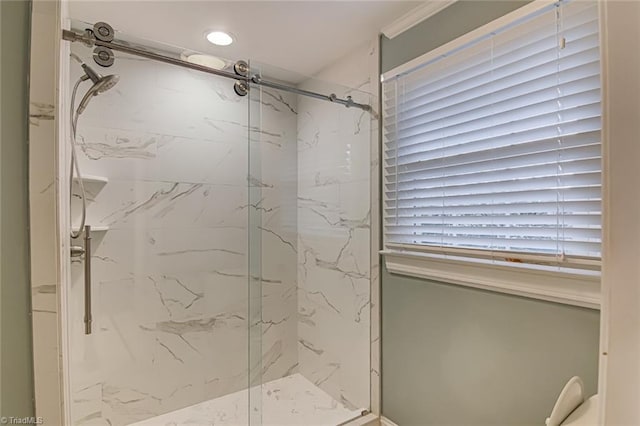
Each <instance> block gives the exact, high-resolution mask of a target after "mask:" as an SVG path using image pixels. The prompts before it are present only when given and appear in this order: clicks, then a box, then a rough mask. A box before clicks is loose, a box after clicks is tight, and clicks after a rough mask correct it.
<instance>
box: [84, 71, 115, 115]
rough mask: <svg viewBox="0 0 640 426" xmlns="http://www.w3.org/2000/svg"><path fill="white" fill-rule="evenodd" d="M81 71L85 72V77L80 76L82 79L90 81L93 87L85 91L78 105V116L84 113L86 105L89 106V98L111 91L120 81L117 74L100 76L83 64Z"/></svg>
mask: <svg viewBox="0 0 640 426" xmlns="http://www.w3.org/2000/svg"><path fill="white" fill-rule="evenodd" d="M82 69H83V70H84V72H85V75H84V76H82V79H83V80H91V81H92V82H93V86H91V88H89V90H87V93H85V95H84V97H83V98H82V101H80V105H79V106H78V115H80V114H82V113H83V112H84V110H85V108H87V105H89V102H90V101H91V98H93V97H94V96H98V95H99V94H101V93H104V92H106V91H107V90H109V89H111V88H112V87H113V86H115V85H116V84H117V83H118V81H119V80H120V76H118V75H117V74H111V75H105V76H102V75H100V74H98V73H97V72H95V71H94V70H93V69H92V68H91V67H90V66H89V65H87V64H85V63H83V64H82Z"/></svg>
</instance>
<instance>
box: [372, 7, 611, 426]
mask: <svg viewBox="0 0 640 426" xmlns="http://www.w3.org/2000/svg"><path fill="white" fill-rule="evenodd" d="M525 3H527V2H522V1H518V2H516V1H479V0H474V1H459V2H457V3H455V4H453V5H452V6H450V7H448V8H447V9H445V10H443V11H442V12H440V13H439V14H438V15H436V16H433V17H431V18H429V19H428V20H426V21H424V22H422V23H421V24H419V25H417V26H415V27H413V28H412V29H410V30H408V31H406V32H405V33H403V34H401V35H399V36H397V37H396V38H394V39H393V40H389V39H387V38H386V37H384V36H383V37H382V38H381V46H380V49H381V50H380V51H381V70H382V72H386V71H389V70H391V69H393V68H395V67H397V66H398V65H401V64H402V63H404V62H407V61H409V60H411V59H413V58H416V57H418V56H420V55H422V54H424V53H426V52H428V51H430V50H432V49H434V48H436V47H438V46H441V45H442V44H444V43H446V42H448V41H450V40H453V39H455V38H456V37H459V36H460V35H462V34H465V33H467V32H469V31H471V30H473V29H475V28H478V27H480V26H482V25H484V24H486V23H488V22H490V21H492V20H494V19H496V18H498V17H500V16H502V15H504V14H506V13H509V12H511V11H512V10H514V9H517V8H518V7H521V6H522V5H523V4H525ZM381 282H382V284H381V285H382V400H383V403H382V412H383V414H384V415H385V416H387V417H388V418H390V419H391V420H393V421H394V422H396V423H398V424H399V425H400V426H410V425H420V426H431V425H433V426H435V425H438V426H441V425H456V426H459V425H487V426H489V425H491V426H499V425H505V426H507V425H508V426H516V425H543V424H544V420H545V418H546V416H547V415H548V414H549V413H550V412H551V409H552V408H553V404H554V402H555V399H556V397H557V395H558V393H559V392H560V390H561V389H562V386H563V385H564V383H565V382H566V381H567V380H568V379H569V378H570V377H571V376H574V375H579V376H581V377H582V378H583V379H584V380H585V383H586V385H587V391H588V392H589V393H590V394H591V393H595V392H596V389H597V377H598V345H599V322H600V314H599V312H598V311H594V310H590V309H582V308H576V307H572V306H567V305H560V304H556V303H549V302H544V301H539V300H533V299H526V298H521V297H516V296H510V295H506V294H500V293H494V292H488V291H482V290H476V289H472V288H468V287H462V286H457V285H452V284H445V283H436V282H432V281H426V280H421V279H416V278H409V277H403V276H399V275H392V274H389V273H388V272H386V271H383V274H382V277H381Z"/></svg>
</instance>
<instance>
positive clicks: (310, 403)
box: [131, 373, 361, 426]
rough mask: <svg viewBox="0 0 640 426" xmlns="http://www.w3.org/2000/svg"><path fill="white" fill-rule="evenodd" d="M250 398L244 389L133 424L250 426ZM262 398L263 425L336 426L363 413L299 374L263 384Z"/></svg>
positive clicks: (134, 425) (133, 425)
mask: <svg viewBox="0 0 640 426" xmlns="http://www.w3.org/2000/svg"><path fill="white" fill-rule="evenodd" d="M257 389H258V387H256V388H252V389H251V392H254V391H257ZM248 398H249V392H248V391H247V390H242V391H239V392H235V393H232V394H229V395H225V396H222V397H220V398H216V399H212V400H210V401H205V402H202V403H200V404H196V405H192V406H190V407H186V408H183V409H180V410H176V411H173V412H171V413H167V414H163V415H161V416H157V417H152V418H150V419H147V420H144V421H141V422H137V423H133V424H132V425H131V426H178V425H215V426H237V425H247V424H248V422H247V417H248V409H249V402H248ZM261 399H262V425H270V426H288V425H291V426H294V425H296V426H301V425H305V426H312V425H313V426H336V425H338V424H341V423H344V422H346V421H349V420H351V419H353V418H355V417H358V416H359V415H360V413H361V410H360V409H356V410H350V409H348V408H347V407H345V406H344V405H343V404H341V403H340V402H338V401H336V400H335V399H333V398H332V397H331V396H330V395H329V394H328V393H326V392H324V391H323V390H322V389H320V388H318V387H317V386H315V385H314V384H313V383H311V382H310V381H309V380H307V379H306V378H304V376H302V375H301V374H299V373H296V374H293V375H291V376H287V377H283V378H281V379H277V380H273V381H271V382H268V383H265V384H263V385H262V392H261ZM258 406H259V405H258ZM252 417H253V415H252Z"/></svg>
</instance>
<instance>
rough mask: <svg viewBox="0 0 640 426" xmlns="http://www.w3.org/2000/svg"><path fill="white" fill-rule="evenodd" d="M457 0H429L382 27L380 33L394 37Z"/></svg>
mask: <svg viewBox="0 0 640 426" xmlns="http://www.w3.org/2000/svg"><path fill="white" fill-rule="evenodd" d="M456 1H457V0H430V1H427V2H425V3H424V4H421V5H420V6H418V7H416V8H415V9H412V10H410V11H409V12H407V13H405V14H404V15H402V16H401V17H400V18H398V19H396V20H395V21H393V22H392V23H390V24H389V25H386V26H385V27H384V28H382V34H384V35H385V36H387V38H394V37H396V36H397V35H398V34H401V33H403V32H405V31H407V30H408V29H409V28H411V27H413V26H415V25H417V24H419V23H420V22H422V21H424V20H425V19H427V18H429V17H431V16H433V15H435V14H436V13H438V12H440V11H441V10H443V9H444V8H446V7H449V6H451V5H452V4H453V3H455V2H456Z"/></svg>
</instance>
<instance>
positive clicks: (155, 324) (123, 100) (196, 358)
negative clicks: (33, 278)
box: [61, 22, 373, 425]
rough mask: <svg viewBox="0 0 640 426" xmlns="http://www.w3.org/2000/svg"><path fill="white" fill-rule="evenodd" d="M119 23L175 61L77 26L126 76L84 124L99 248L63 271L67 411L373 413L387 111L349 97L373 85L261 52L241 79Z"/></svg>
mask: <svg viewBox="0 0 640 426" xmlns="http://www.w3.org/2000/svg"><path fill="white" fill-rule="evenodd" d="M73 28H74V30H75V31H76V33H78V34H81V33H82V32H83V31H84V29H85V28H92V25H91V24H85V23H80V22H75V23H74V24H73ZM116 42H118V43H120V44H122V45H123V46H135V47H137V48H139V49H140V50H143V51H145V52H150V53H153V54H156V55H161V56H163V57H165V58H175V59H178V60H179V61H174V63H166V62H163V61H159V60H155V59H150V58H149V57H143V56H140V55H136V54H129V53H122V52H119V51H115V52H113V53H114V54H115V58H114V59H115V61H114V64H113V65H112V66H111V67H109V68H107V69H105V68H101V67H99V66H98V65H95V63H94V60H93V58H92V55H93V47H88V46H86V45H84V44H82V43H78V42H74V43H64V44H63V45H64V46H66V48H67V49H69V50H70V52H68V53H73V54H74V55H77V56H78V57H79V58H80V59H81V60H82V61H84V62H86V63H87V64H90V65H91V66H92V67H94V68H95V69H96V70H97V71H99V72H101V73H104V74H117V75H118V76H119V77H120V79H119V82H118V84H117V86H115V87H113V88H111V90H109V91H108V92H104V93H102V94H101V95H100V96H99V97H96V98H95V99H93V100H92V101H91V103H90V105H88V106H87V108H86V110H85V111H84V112H83V114H82V115H81V116H80V118H79V121H78V124H77V138H76V150H77V157H78V158H77V160H78V165H79V168H80V170H81V171H82V179H79V178H74V179H73V180H74V182H73V185H72V194H71V197H70V198H71V200H70V211H69V212H68V213H69V215H70V219H69V226H70V227H72V228H73V229H76V228H77V225H78V224H79V221H80V212H81V202H82V194H81V191H80V190H79V188H80V183H82V184H83V186H84V189H85V202H86V205H87V218H86V223H87V224H88V225H90V226H91V246H92V247H91V249H92V250H91V254H90V255H87V256H82V257H68V261H69V262H70V276H71V280H70V281H71V282H70V283H68V286H67V287H66V288H65V289H64V290H63V297H64V298H65V303H64V305H66V310H65V311H63V312H62V323H63V327H64V332H65V333H66V337H65V341H66V347H65V349H64V353H65V354H66V364H65V365H66V367H67V371H65V375H66V379H67V381H68V394H67V395H65V399H66V401H67V404H68V406H69V412H70V414H71V422H72V424H74V425H85V424H86V425H98V424H100V425H102V424H104V425H107V424H109V425H128V424H139V425H165V424H166V425H170V424H171V425H180V424H215V425H218V424H220V425H239V424H251V425H260V424H265V425H266V424H270V425H314V424H322V425H339V424H343V423H346V422H349V421H351V420H353V419H355V418H359V417H361V416H363V415H366V414H367V413H368V412H369V410H370V407H371V406H370V331H371V323H370V310H371V276H370V259H371V236H370V231H371V214H370V201H371V200H370V196H369V193H370V186H371V185H370V172H371V166H370V146H371V144H370V138H371V132H370V126H371V125H372V120H373V117H372V115H371V114H370V112H369V111H367V110H366V108H365V109H362V108H359V107H357V106H354V105H353V104H352V102H356V103H359V104H363V105H369V104H371V102H372V100H371V96H370V95H369V94H367V93H366V92H364V91H359V90H355V89H352V88H347V87H341V86H338V85H336V84H331V83H327V82H324V81H320V80H317V79H312V78H305V77H302V76H298V75H294V74H292V73H290V72H285V71H283V70H279V69H276V68H273V67H269V66H266V65H262V64H256V63H254V62H251V61H247V63H248V64H249V69H248V75H249V76H251V77H253V76H255V78H254V79H253V82H247V84H248V87H249V90H248V93H247V94H246V96H240V95H238V91H240V92H242V88H240V90H239V88H238V87H237V85H236V86H235V87H234V83H235V81H234V80H233V79H230V78H226V77H224V76H220V75H214V74H211V73H209V72H206V70H197V69H191V68H186V67H183V66H181V65H180V62H182V61H185V63H186V61H188V60H189V59H188V58H189V56H190V55H192V54H194V53H196V52H189V51H185V50H183V49H179V48H175V47H173V46H166V45H160V44H157V43H153V42H148V41H143V40H138V39H135V38H133V37H130V36H127V35H124V34H121V33H117V34H116ZM67 56H68V55H67ZM236 61H237V58H236V59H235V60H234V61H229V60H223V63H224V65H223V70H224V71H226V72H229V73H233V72H234V71H233V69H234V65H235V64H236V63H237V62H236ZM62 69H63V70H65V69H66V71H68V74H67V75H68V79H67V84H68V86H67V87H66V88H65V90H66V93H68V94H69V95H70V89H71V87H72V86H73V84H74V82H75V81H76V80H77V79H78V78H79V77H80V76H81V75H82V74H83V73H84V71H83V70H82V69H81V68H80V67H79V65H78V63H77V62H76V61H75V60H72V59H71V57H69V58H68V60H67V63H64V64H63V65H62ZM65 79H66V77H65ZM256 82H258V83H263V84H255V83H256ZM265 82H266V83H265ZM268 82H271V84H267V83H268ZM84 90H86V87H85V88H84ZM308 92H312V93H317V94H327V95H329V94H334V95H332V96H331V99H324V100H323V99H318V98H317V97H313V96H309V93H308ZM334 96H335V98H334ZM328 100H338V101H340V100H344V102H343V104H340V103H336V102H330V101H328ZM345 103H346V104H347V106H349V107H345V105H344V104H345ZM67 136H69V135H67ZM67 141H68V139H67ZM67 141H65V143H64V144H62V143H61V147H62V149H63V151H64V152H67V155H66V156H67V158H69V155H70V154H69V153H70V149H69V146H70V145H69V144H68V143H66V142H67ZM67 164H68V163H67ZM64 170H68V168H64ZM61 178H64V176H61ZM63 187H64V186H63ZM80 242H81V240H74V242H73V244H79V245H81V244H80ZM84 262H90V272H91V278H92V279H91V289H90V290H91V300H90V304H89V305H88V306H87V304H85V298H86V295H87V293H86V290H87V289H86V286H85V282H86V281H85V280H86V272H85V264H84ZM89 308H90V309H91V311H92V315H93V327H92V330H91V333H90V334H86V331H87V330H85V323H84V320H83V319H84V317H85V315H86V314H87V312H86V311H87V309H89Z"/></svg>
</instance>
